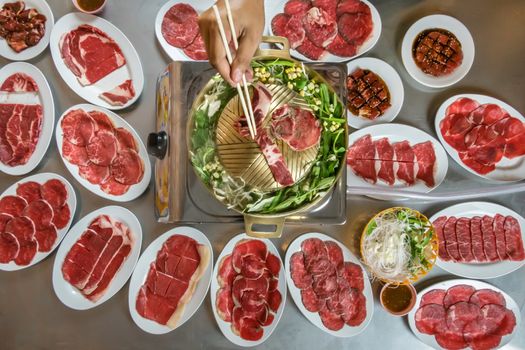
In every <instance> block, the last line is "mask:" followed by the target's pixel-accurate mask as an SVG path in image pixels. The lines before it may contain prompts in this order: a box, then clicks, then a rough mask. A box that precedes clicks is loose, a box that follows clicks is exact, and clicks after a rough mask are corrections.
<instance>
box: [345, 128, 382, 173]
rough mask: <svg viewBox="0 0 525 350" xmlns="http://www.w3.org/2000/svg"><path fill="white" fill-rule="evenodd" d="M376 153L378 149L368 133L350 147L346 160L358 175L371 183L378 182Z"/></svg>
mask: <svg viewBox="0 0 525 350" xmlns="http://www.w3.org/2000/svg"><path fill="white" fill-rule="evenodd" d="M375 154H376V150H375V147H374V144H373V142H372V137H371V136H370V135H369V134H367V135H364V136H362V137H361V138H359V139H358V140H356V141H355V142H354V143H353V144H352V145H351V146H350V147H349V148H348V153H347V155H346V162H347V164H348V165H349V166H350V168H351V169H352V171H353V172H354V173H355V174H356V175H357V176H360V177H362V178H363V179H365V180H367V181H369V182H371V183H376V182H377V175H376V168H375V160H374V159H375Z"/></svg>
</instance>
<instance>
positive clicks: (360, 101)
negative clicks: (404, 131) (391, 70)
mask: <svg viewBox="0 0 525 350" xmlns="http://www.w3.org/2000/svg"><path fill="white" fill-rule="evenodd" d="M346 87H347V91H348V96H347V106H348V109H350V111H351V112H352V114H354V115H356V116H360V117H363V118H367V119H375V118H377V117H379V116H381V115H383V114H384V112H385V111H386V110H387V109H388V108H389V107H390V91H389V90H388V87H387V86H386V84H385V82H384V81H383V80H382V79H381V78H380V77H379V76H378V75H377V74H376V73H374V72H372V71H370V70H368V69H361V68H357V69H356V70H354V71H353V72H352V73H351V74H350V75H348V77H347V78H346Z"/></svg>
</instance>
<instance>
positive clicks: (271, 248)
mask: <svg viewBox="0 0 525 350" xmlns="http://www.w3.org/2000/svg"><path fill="white" fill-rule="evenodd" d="M243 239H258V240H260V241H263V242H264V243H265V244H266V247H267V248H268V252H269V253H272V254H273V255H275V256H276V257H278V258H279V261H280V263H281V271H279V282H278V285H277V288H278V290H279V292H280V293H281V296H282V301H281V305H280V306H279V309H278V310H277V312H276V313H275V315H274V317H275V318H274V320H273V322H272V324H270V325H269V326H266V327H263V329H264V333H263V336H262V338H261V339H259V340H257V341H248V340H245V339H242V338H241V337H240V336H238V335H236V334H235V333H233V331H232V328H231V323H230V322H226V321H224V320H223V319H222V318H220V316H219V315H218V314H217V309H216V307H215V300H216V297H217V291H218V290H219V289H220V286H219V282H218V281H217V275H218V273H219V271H218V269H219V262H220V261H221V260H222V259H223V258H224V257H225V256H226V255H228V254H231V253H232V252H233V248H235V245H236V244H237V242H239V241H241V240H243ZM284 275H285V272H284V266H283V262H282V260H281V256H280V255H279V251H278V250H277V248H276V247H275V245H274V244H273V243H272V241H270V240H269V239H259V238H253V237H250V236H248V235H246V234H245V233H241V234H239V235H237V236H235V237H233V238H232V239H230V241H229V242H228V243H227V244H226V245H225V246H224V248H223V249H222V252H221V254H220V255H219V257H218V258H217V263H216V264H215V268H214V270H213V277H212V281H211V289H210V299H211V308H212V309H213V316H215V321H217V325H218V326H219V328H220V330H221V332H222V334H224V336H225V337H226V339H228V340H229V341H231V342H232V343H233V344H235V345H238V346H242V347H251V346H257V345H260V344H262V343H264V342H265V341H266V339H268V338H269V337H270V336H271V335H272V333H273V331H274V330H275V328H276V327H277V325H278V324H279V320H280V319H281V316H282V315H283V310H284V305H285V304H286V280H285V276H284Z"/></svg>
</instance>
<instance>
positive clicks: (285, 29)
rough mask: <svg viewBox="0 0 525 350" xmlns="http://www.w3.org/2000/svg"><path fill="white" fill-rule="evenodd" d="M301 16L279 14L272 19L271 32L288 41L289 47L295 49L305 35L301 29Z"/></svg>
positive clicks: (302, 28)
mask: <svg viewBox="0 0 525 350" xmlns="http://www.w3.org/2000/svg"><path fill="white" fill-rule="evenodd" d="M302 18H303V17H302V16H299V15H292V16H289V15H287V14H284V13H280V14H278V15H277V16H275V17H274V18H273V19H272V32H273V33H274V34H276V35H279V36H284V37H285V38H287V39H288V42H289V43H290V47H291V48H292V49H295V48H297V47H299V46H301V44H302V43H303V42H304V40H305V36H306V33H305V31H304V27H303V21H302Z"/></svg>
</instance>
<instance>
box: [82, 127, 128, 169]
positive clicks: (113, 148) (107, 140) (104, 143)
mask: <svg viewBox="0 0 525 350" xmlns="http://www.w3.org/2000/svg"><path fill="white" fill-rule="evenodd" d="M86 152H87V156H88V159H89V160H90V161H91V162H92V163H94V164H97V165H102V166H109V165H110V164H111V163H112V162H113V160H115V158H116V157H117V139H116V138H115V135H113V133H112V132H110V131H105V130H100V131H98V132H97V134H96V135H95V136H94V137H92V138H91V140H90V141H89V144H88V145H87V146H86ZM119 154H120V153H119Z"/></svg>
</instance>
